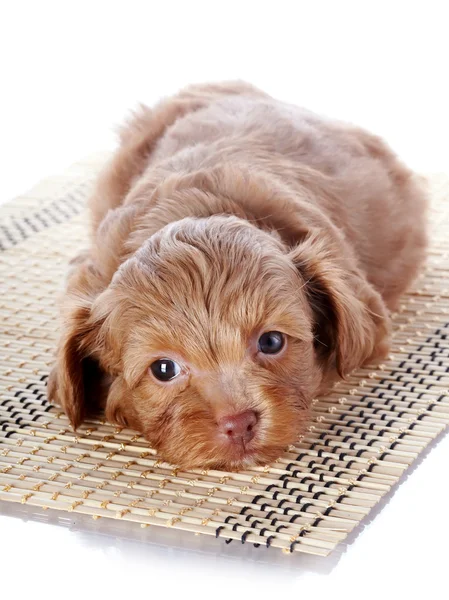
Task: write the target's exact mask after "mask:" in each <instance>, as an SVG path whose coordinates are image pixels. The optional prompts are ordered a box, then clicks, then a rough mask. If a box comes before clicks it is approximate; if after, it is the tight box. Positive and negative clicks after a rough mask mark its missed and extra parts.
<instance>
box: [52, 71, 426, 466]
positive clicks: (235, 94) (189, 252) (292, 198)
mask: <svg viewBox="0 0 449 600" xmlns="http://www.w3.org/2000/svg"><path fill="white" fill-rule="evenodd" d="M90 210H91V215H92V235H91V247H90V250H89V252H88V253H84V254H81V256H80V257H79V258H78V259H77V260H76V261H75V264H74V265H73V269H72V272H71V274H70V276H69V280H68V285H67V291H66V293H65V296H64V298H63V302H62V331H61V337H60V343H59V347H58V352H57V362H56V365H55V367H54V369H53V371H52V373H51V376H50V379H49V390H48V391H49V397H50V399H51V401H53V402H56V403H60V404H61V405H62V407H63V408H64V410H65V412H66V413H67V415H68V417H69V419H70V421H71V423H72V425H73V427H75V428H76V427H77V426H78V425H79V424H80V423H81V422H82V420H83V419H84V417H85V416H86V414H88V413H89V412H91V411H92V410H94V409H95V408H96V407H98V405H101V406H102V408H103V409H104V410H105V414H106V417H107V419H108V420H110V421H112V422H115V423H118V424H119V425H122V426H126V427H131V428H133V429H136V430H138V431H139V432H142V433H143V435H144V436H145V437H146V438H147V439H148V441H149V442H150V443H151V444H152V445H153V446H154V447H155V448H157V450H158V451H159V452H160V454H161V455H162V457H163V458H164V459H166V460H167V461H170V462H172V463H176V464H178V465H180V466H182V467H189V468H190V467H215V468H226V469H236V468H241V467H245V466H248V465H250V464H254V463H268V462H270V461H272V460H274V459H276V458H277V457H278V456H279V455H280V454H281V453H282V451H283V450H284V449H285V448H286V446H287V445H289V444H291V443H293V442H295V440H296V439H297V438H298V435H299V434H300V433H301V431H302V430H303V427H304V425H305V424H306V423H307V417H308V412H309V407H310V404H311V400H312V398H313V397H314V396H316V395H317V394H319V393H322V392H323V391H325V390H326V388H327V387H328V386H329V385H330V383H331V382H332V381H333V380H334V379H335V378H336V377H344V376H345V375H347V374H348V373H350V372H351V371H352V370H353V369H355V368H357V367H359V366H361V365H363V364H365V363H368V362H370V361H375V360H378V359H380V358H382V357H384V356H385V355H386V353H387V351H388V336H389V316H388V309H394V307H395V306H396V305H397V302H398V299H399V297H400V296H401V294H402V293H403V292H404V290H405V289H406V288H407V287H408V286H409V284H410V283H411V281H412V280H413V278H414V277H415V275H416V274H417V271H418V269H419V266H420V264H421V262H422V260H423V258H424V255H425V247H426V232H425V210H426V200H425V194H424V192H423V190H422V189H421V187H420V185H419V184H418V182H417V181H416V180H415V178H414V177H413V176H412V173H411V172H410V171H409V170H408V169H407V168H406V167H405V166H404V165H402V164H401V163H400V162H399V160H398V159H397V158H396V156H395V155H394V154H393V152H392V151H391V150H390V149H389V148H388V147H387V146H386V145H385V143H384V142H383V141H382V140H381V139H379V138H377V137H374V136H372V135H370V134H369V133H367V132H365V131H363V130H361V129H359V128H357V127H354V126H351V125H346V124H342V123H339V122H335V121H332V120H329V119H326V118H323V117H320V116H317V115H315V114H313V113H311V112H309V111H306V110H304V109H301V108H297V107H296V106H292V105H290V104H285V103H283V102H280V101H278V100H275V99H273V98H271V97H270V96H268V95H267V94H265V93H263V92H261V91H260V90H258V89H256V88H254V87H252V86H250V85H248V84H245V83H242V82H236V83H224V84H216V85H198V86H192V87H189V88H187V89H186V90H184V91H182V92H181V93H180V94H178V95H177V96H175V97H173V98H170V99H168V100H165V101H163V102H162V103H160V104H159V105H158V106H156V107H155V108H154V109H150V108H148V107H146V106H142V107H141V108H140V109H139V110H138V111H137V112H136V113H135V114H134V116H133V117H132V118H131V120H130V121H129V122H128V123H127V124H126V125H125V126H124V127H123V129H122V131H121V140H120V147H119V148H118V150H117V151H116V153H115V155H114V156H113V158H112V160H111V162H110V163H109V164H108V165H107V166H106V168H105V170H104V172H103V173H102V175H101V176H100V178H99V181H98V185H97V187H96V191H95V193H94V194H93V196H92V198H91V201H90Z"/></svg>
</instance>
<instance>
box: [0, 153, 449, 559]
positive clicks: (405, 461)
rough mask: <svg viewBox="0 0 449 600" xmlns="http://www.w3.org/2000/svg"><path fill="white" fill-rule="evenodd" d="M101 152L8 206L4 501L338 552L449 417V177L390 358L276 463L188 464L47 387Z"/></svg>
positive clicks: (2, 373) (0, 494)
mask: <svg viewBox="0 0 449 600" xmlns="http://www.w3.org/2000/svg"><path fill="white" fill-rule="evenodd" d="M100 163H101V161H100V160H99V159H98V158H97V159H92V160H88V161H85V162H83V163H79V164H78V165H76V166H75V167H73V168H72V169H71V170H69V171H68V172H67V173H66V174H65V175H63V176H60V177H57V178H51V179H49V180H47V181H44V182H42V183H41V184H39V185H38V186H37V187H36V188H34V189H33V190H31V192H29V193H28V194H26V195H24V196H23V197H21V198H18V199H16V200H14V201H13V202H11V203H9V204H8V205H4V206H2V207H0V213H1V214H0V291H1V299H0V318H1V326H0V394H1V397H0V501H9V502H21V503H24V504H25V503H26V504H29V505H33V506H37V507H42V509H47V508H49V509H58V510H64V511H74V512H76V513H85V514H88V515H91V516H92V517H93V518H95V519H98V518H115V519H124V520H128V521H133V522H134V523H136V524H140V525H141V526H143V527H146V526H158V527H165V528H166V527H172V528H178V529H181V530H186V531H189V532H192V534H205V535H210V536H215V537H217V538H218V540H217V544H219V543H223V542H224V541H226V542H229V541H231V540H238V542H239V543H240V542H243V543H245V542H246V543H248V544H254V545H257V546H259V545H260V546H266V547H271V548H280V549H283V550H284V551H285V552H293V551H300V552H308V553H312V554H318V555H326V554H328V553H329V552H330V551H331V550H332V549H333V548H335V546H336V545H337V544H338V543H339V542H340V541H342V540H343V539H344V538H345V537H346V536H347V535H348V533H349V532H351V531H352V530H353V529H354V527H356V526H357V525H358V524H359V523H360V521H361V520H362V519H363V518H364V517H365V516H366V515H367V514H368V513H369V512H370V510H371V509H372V508H373V506H374V505H375V504H377V502H378V501H379V500H380V498H381V497H382V496H383V495H384V494H385V493H386V492H388V490H389V489H390V488H391V486H392V485H393V484H395V483H396V482H397V481H398V479H399V478H400V477H401V475H402V473H403V472H404V470H405V469H407V467H408V466H410V464H411V463H412V462H413V461H414V460H415V458H416V457H417V456H418V454H419V453H420V452H421V451H422V450H423V449H424V448H425V447H426V446H427V444H428V443H429V442H430V441H431V440H432V439H434V438H435V437H436V436H437V435H438V434H439V433H440V432H441V431H442V430H443V429H444V428H445V426H446V425H447V423H448V422H449V395H448V389H447V388H448V383H449V374H448V372H449V340H448V333H449V289H448V287H449V284H448V280H447V276H448V273H449V241H448V237H447V235H448V232H449V202H448V199H449V179H448V178H447V177H446V176H438V177H433V178H431V180H430V185H431V190H432V198H433V203H432V214H431V219H432V227H433V231H432V248H431V250H430V256H429V261H428V266H427V269H426V271H425V273H423V275H422V276H421V278H420V279H419V280H418V281H417V283H416V285H415V287H414V290H413V292H412V293H410V294H408V295H407V296H406V297H404V301H403V304H402V306H401V308H400V311H399V312H398V313H397V314H395V315H393V319H394V343H393V349H392V355H391V356H390V359H389V361H388V362H385V364H383V365H380V366H379V367H377V368H372V369H362V370H360V371H359V372H358V373H357V374H355V375H354V376H353V377H351V379H350V380H349V381H347V382H345V383H340V384H339V385H337V386H336V387H335V388H334V390H333V391H332V392H331V393H330V394H329V395H328V396H327V397H325V398H319V399H316V400H314V414H313V419H312V421H311V423H310V426H309V427H308V430H307V432H306V434H305V435H304V436H303V437H302V438H301V439H299V440H298V442H297V443H296V444H295V445H293V446H290V447H289V448H288V450H286V452H285V454H284V455H283V456H282V457H281V458H279V459H278V460H277V461H275V462H274V463H272V464H270V465H266V466H261V467H255V468H253V469H251V470H249V471H244V472H239V473H227V472H219V471H214V470H208V471H201V470H194V471H191V472H185V471H181V470H180V469H178V468H176V466H174V465H170V464H167V463H165V462H164V461H162V460H161V459H160V458H159V457H158V456H157V454H156V452H155V451H154V450H153V449H152V448H150V447H149V445H148V443H147V442H146V441H145V440H144V439H143V438H142V437H141V436H140V435H138V434H136V433H135V432H134V431H131V430H128V429H122V428H117V427H115V426H111V425H109V424H108V423H106V422H104V421H90V422H87V423H86V424H85V425H84V426H82V427H81V428H80V430H79V431H78V432H77V434H76V435H75V434H74V433H73V431H72V430H71V428H70V426H69V424H68V421H67V419H66V417H65V416H64V415H63V414H62V413H61V412H60V410H58V409H57V408H54V407H52V406H50V405H49V404H48V402H47V399H46V393H45V382H46V378H47V375H48V372H49V367H50V365H51V364H52V355H53V352H54V347H55V340H56V338H57V321H56V318H57V311H56V308H55V298H56V297H57V295H58V293H59V292H60V291H61V289H62V286H63V281H64V276H65V271H66V268H67V262H68V260H69V258H70V257H72V256H73V255H74V254H76V253H77V251H79V249H80V248H82V247H83V246H84V245H85V244H86V222H87V215H86V211H85V201H86V197H87V196H88V194H89V191H90V189H91V187H92V182H93V179H94V177H95V175H96V173H97V172H98V169H99V167H100Z"/></svg>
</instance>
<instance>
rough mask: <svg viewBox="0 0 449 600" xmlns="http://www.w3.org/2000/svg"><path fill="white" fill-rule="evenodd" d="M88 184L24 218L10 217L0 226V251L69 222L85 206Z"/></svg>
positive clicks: (83, 184) (82, 184)
mask: <svg viewBox="0 0 449 600" xmlns="http://www.w3.org/2000/svg"><path fill="white" fill-rule="evenodd" d="M87 189H88V184H86V183H81V184H80V185H79V186H78V187H76V188H75V189H73V190H72V191H71V192H70V193H69V194H67V195H66V196H63V197H61V198H58V199H57V200H54V201H53V202H50V203H49V204H47V205H46V206H44V207H42V208H41V209H40V210H37V211H34V212H32V213H31V214H29V215H27V216H26V217H19V218H18V217H12V218H10V219H9V220H8V224H7V225H6V224H5V222H4V223H2V224H0V251H4V250H7V249H8V248H11V247H12V246H17V245H18V244H20V243H21V242H23V241H24V240H26V239H28V238H30V237H32V236H33V235H34V234H36V233H39V232H40V231H43V230H44V229H48V228H49V227H52V226H53V225H59V224H61V223H64V222H67V221H70V219H72V218H73V217H74V216H76V215H78V214H79V213H80V212H81V211H82V210H83V208H84V206H85V204H86V191H87Z"/></svg>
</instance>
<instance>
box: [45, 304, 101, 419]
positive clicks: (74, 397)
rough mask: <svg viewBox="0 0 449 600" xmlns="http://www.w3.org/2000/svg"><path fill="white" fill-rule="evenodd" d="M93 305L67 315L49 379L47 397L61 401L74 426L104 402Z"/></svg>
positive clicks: (79, 308)
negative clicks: (92, 315) (92, 310)
mask: <svg viewBox="0 0 449 600" xmlns="http://www.w3.org/2000/svg"><path fill="white" fill-rule="evenodd" d="M90 317H91V314H90V308H89V307H87V306H82V307H77V308H74V309H73V310H72V311H71V314H70V315H69V316H66V321H65V323H64V330H63V332H62V335H61V339H60V343H59V347H58V352H57V361H56V365H55V366H54V367H53V370H52V372H51V374H50V377H49V379H48V398H49V400H50V401H51V402H54V403H57V404H60V405H61V406H62V408H63V409H64V412H65V413H66V414H67V416H68V418H69V420H70V423H71V424H72V426H73V428H74V429H76V428H77V427H78V425H80V424H81V423H82V421H83V420H84V418H85V416H86V413H87V412H92V411H94V410H95V409H96V408H99V406H100V405H101V403H102V398H101V395H102V394H101V392H102V391H103V395H104V387H105V377H106V375H105V373H104V372H103V371H102V370H101V368H100V365H99V363H98V360H97V359H96V357H95V350H98V344H99V340H98V335H97V333H98V330H99V324H95V323H93V322H92V321H91V318H90Z"/></svg>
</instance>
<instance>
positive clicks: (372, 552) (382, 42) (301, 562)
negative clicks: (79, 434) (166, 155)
mask: <svg viewBox="0 0 449 600" xmlns="http://www.w3.org/2000/svg"><path fill="white" fill-rule="evenodd" d="M445 4H446V3H445V2H444V1H441V2H429V1H428V2H398V1H396V2H395V1H390V2H385V3H384V2H366V1H365V2H361V1H360V2H342V1H338V0H336V1H335V2H319V1H315V2H313V1H312V0H309V1H307V2H302V1H289V2H288V1H283V0H276V1H271V2H262V1H260V2H250V1H244V0H240V1H239V2H235V1H232V0H227V1H225V2H224V1H218V0H216V1H215V2H214V1H212V0H210V1H209V2H208V3H206V2H204V3H203V2H197V1H192V0H191V1H185V2H173V1H167V0H159V1H157V2H151V1H147V2H133V1H131V0H127V1H126V2H125V1H123V2H113V1H110V2H100V1H95V0H93V1H91V2H83V1H78V2H72V1H68V0H65V1H63V2H61V1H60V2H46V1H42V0H40V1H36V2H23V1H20V0H19V1H17V0H15V1H14V2H13V0H10V1H9V2H6V1H5V2H2V3H1V4H0V61H1V70H0V85H1V91H0V164H1V174H0V202H1V201H4V200H6V199H9V198H10V197H11V196H13V195H15V194H19V193H20V192H23V191H25V190H26V189H27V188H28V187H30V186H31V185H32V184H34V183H35V182H36V181H37V180H39V179H41V178H43V177H44V176H47V175H50V174H52V173H55V172H58V171H60V170H62V169H63V168H65V167H66V166H67V165H68V164H70V163H71V162H73V161H76V160H77V159H79V158H82V157H83V156H85V155H87V154H89V153H91V152H95V151H98V150H104V149H109V148H112V147H113V144H114V136H113V133H112V132H113V127H114V125H116V124H117V123H119V122H120V120H121V119H122V118H123V116H124V115H125V114H126V111H127V110H128V109H130V108H132V107H133V106H134V105H135V104H136V103H137V102H138V101H144V102H148V103H151V102H154V101H155V100H157V99H158V98H160V97H161V96H163V95H167V94H170V93H172V92H174V91H176V90H177V89H178V88H180V87H182V86H183V85H184V84H186V83H189V82H199V81H205V80H219V79H234V78H243V79H247V80H249V81H251V82H252V83H254V84H256V85H258V86H260V87H262V88H264V89H266V90H267V91H268V92H270V93H272V94H273V95H276V96H278V97H280V98H282V99H285V100H289V101H291V102H296V103H299V104H302V105H305V106H307V107H309V108H312V109H314V110H316V111H318V112H323V113H327V114H329V115H331V116H336V117H339V118H343V119H347V120H350V121H353V122H355V123H358V124H360V125H364V126H366V127H367V128H369V129H371V130H373V131H374V132H376V133H379V134H381V135H383V136H384V137H386V138H387V139H388V141H389V142H390V144H391V145H392V146H393V147H394V148H395V149H396V150H397V151H398V152H399V154H400V155H401V156H402V157H403V158H404V159H405V160H406V161H407V162H408V163H409V165H410V166H412V167H413V168H415V169H416V170H419V171H423V172H431V171H446V172H447V171H449V164H448V163H449V148H448V139H449V119H448V115H447V111H448V107H449V91H448V83H447V80H448V72H449V68H448V59H449V44H448V19H447V17H446V15H445ZM448 452H449V438H448V437H446V438H445V439H443V440H441V441H440V442H439V443H438V444H436V445H435V444H434V448H433V450H432V451H431V452H429V453H428V455H427V456H426V457H425V459H424V460H423V461H422V462H421V464H420V465H419V466H417V467H416V468H415V469H414V470H413V473H411V475H410V477H409V478H408V479H405V478H404V480H403V481H402V483H401V485H400V486H399V488H398V489H396V490H395V493H394V494H392V495H390V496H389V498H388V501H387V502H384V503H383V504H382V506H381V510H379V511H376V512H375V514H374V518H373V519H372V520H371V522H370V523H367V524H366V526H365V528H359V530H358V532H357V533H358V535H354V536H351V538H350V540H349V543H348V544H347V545H344V546H342V547H341V548H340V550H339V551H338V552H337V553H336V554H334V555H333V556H331V557H329V558H328V559H310V558H304V557H300V556H299V557H298V556H292V557H290V556H286V555H283V554H281V553H277V552H274V553H268V552H265V550H263V549H262V548H260V549H258V550H257V551H251V549H248V548H246V547H245V548H242V547H239V546H235V548H234V549H231V547H232V546H233V544H231V545H230V546H229V548H228V547H226V548H224V547H223V546H224V545H220V544H217V543H215V542H214V543H211V544H209V543H208V542H202V541H198V544H197V546H198V550H197V551H196V552H192V551H190V550H186V549H176V548H175V546H179V545H183V544H185V543H186V542H185V540H177V539H170V540H166V542H167V541H168V542H169V543H168V544H167V543H166V542H165V543H164V538H161V537H160V536H158V535H157V534H153V533H151V531H150V530H145V533H142V531H140V530H139V529H138V528H137V529H136V528H134V529H133V530H132V531H128V530H126V531H125V530H124V529H123V528H121V529H120V528H119V530H115V529H114V528H113V527H112V526H111V528H110V529H109V530H108V532H109V535H103V532H104V530H105V527H106V526H105V525H104V524H102V525H101V526H99V531H92V528H93V526H92V524H91V523H87V521H84V520H81V521H80V520H78V521H75V520H74V519H73V518H70V519H69V518H68V516H67V515H65V516H64V517H63V518H61V519H60V518H59V517H54V516H51V515H46V517H45V519H50V521H51V523H42V522H40V521H39V519H38V518H37V517H33V516H32V515H30V514H28V513H25V514H19V515H17V510H16V509H14V510H13V509H12V508H11V507H10V506H7V507H6V506H5V505H4V506H3V507H0V597H2V598H9V597H14V598H16V597H17V598H26V597H29V598H32V597H33V598H44V597H52V596H59V597H63V598H68V597H77V598H78V597H85V598H96V597H107V596H109V597H110V598H116V597H119V596H120V597H124V595H125V594H127V595H130V594H139V595H140V596H142V597H151V596H155V595H157V596H158V597H165V596H167V597H169V598H170V597H184V596H187V597H188V598H189V597H193V596H195V597H199V598H201V597H206V596H207V597H213V598H215V597H218V598H220V597H226V598H231V597H243V596H245V595H246V596H248V595H249V594H251V595H252V596H256V595H257V596H261V597H268V596H270V597H280V596H281V594H287V593H289V594H291V593H294V594H295V596H294V597H295V598H303V597H304V598H305V597H307V598H340V597H341V598H343V597H344V598H359V597H362V596H364V597H370V596H371V595H375V596H376V597H378V598H391V597H393V593H398V594H400V596H401V597H410V598H413V597H414V595H415V594H416V595H418V594H419V593H420V592H421V591H424V590H425V591H426V594H427V596H430V597H432V596H433V595H434V593H435V594H436V590H440V592H439V594H438V596H439V597H444V595H445V594H447V590H446V592H445V591H444V590H445V588H446V585H445V582H446V581H447V569H448V564H447V550H446V544H447V537H448V534H449V516H448V515H447V502H448V492H449V485H448V483H447V478H446V474H447V471H448V469H447V461H448V456H449V454H448ZM11 512H13V513H14V515H15V516H11V514H10V513H11ZM58 520H61V521H62V523H63V525H64V526H61V525H60V524H59V525H56V524H54V522H56V521H58ZM116 535H118V536H119V537H115V536H116ZM124 535H126V536H127V537H129V536H132V537H137V538H138V539H137V540H130V539H123V536H124ZM196 540H198V538H196ZM289 597H290V596H289Z"/></svg>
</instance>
